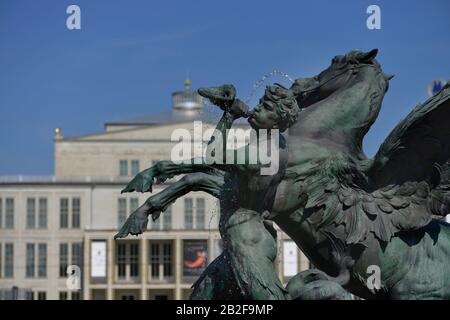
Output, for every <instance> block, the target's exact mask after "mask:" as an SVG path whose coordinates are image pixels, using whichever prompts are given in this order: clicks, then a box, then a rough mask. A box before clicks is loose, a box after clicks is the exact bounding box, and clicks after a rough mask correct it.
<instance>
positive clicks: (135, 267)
mask: <svg viewBox="0 0 450 320" xmlns="http://www.w3.org/2000/svg"><path fill="white" fill-rule="evenodd" d="M116 263H117V278H118V279H119V280H133V279H132V278H136V277H138V276H139V244H138V243H129V242H127V243H123V242H122V243H118V244H117V261H116Z"/></svg>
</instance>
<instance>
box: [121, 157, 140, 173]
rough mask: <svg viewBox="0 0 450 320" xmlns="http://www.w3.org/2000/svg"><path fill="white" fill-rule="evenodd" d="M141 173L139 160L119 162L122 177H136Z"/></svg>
mask: <svg viewBox="0 0 450 320" xmlns="http://www.w3.org/2000/svg"><path fill="white" fill-rule="evenodd" d="M138 173H139V160H124V159H122V160H119V175H120V176H123V177H124V176H125V177H126V176H135V175H137V174H138Z"/></svg>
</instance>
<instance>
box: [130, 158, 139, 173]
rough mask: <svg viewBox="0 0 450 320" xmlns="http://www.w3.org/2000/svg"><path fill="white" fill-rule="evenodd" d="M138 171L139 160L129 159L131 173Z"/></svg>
mask: <svg viewBox="0 0 450 320" xmlns="http://www.w3.org/2000/svg"><path fill="white" fill-rule="evenodd" d="M138 173H139V160H131V175H132V176H135V175H137V174H138Z"/></svg>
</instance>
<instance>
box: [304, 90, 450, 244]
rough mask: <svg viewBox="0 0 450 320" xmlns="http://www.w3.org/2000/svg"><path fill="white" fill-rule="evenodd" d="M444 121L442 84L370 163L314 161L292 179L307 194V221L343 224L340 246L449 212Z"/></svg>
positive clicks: (448, 98) (386, 235) (449, 152)
mask: <svg viewBox="0 0 450 320" xmlns="http://www.w3.org/2000/svg"><path fill="white" fill-rule="evenodd" d="M449 123H450V87H449V86H448V85H447V86H446V87H444V89H443V90H442V91H441V92H440V93H439V94H437V95H436V96H434V97H433V98H431V99H429V100H428V101H427V102H425V103H424V104H423V105H421V106H418V107H416V108H415V109H414V110H413V111H412V112H411V113H410V114H409V115H408V116H407V117H406V118H405V119H404V120H403V121H402V122H400V123H399V125H398V126H397V127H396V128H395V129H394V130H393V131H392V133H391V134H390V135H389V136H388V138H387V139H386V141H385V142H384V143H383V144H382V146H381V147H380V151H378V153H377V154H376V156H375V158H374V159H373V160H372V161H371V162H357V161H355V160H353V159H352V158H351V157H349V156H347V155H342V154H339V155H336V156H335V157H334V158H332V159H330V158H327V159H322V160H318V161H317V162H316V163H315V164H314V165H313V166H312V170H308V172H305V174H303V175H302V176H300V177H299V178H298V179H299V180H301V181H302V182H303V183H304V185H305V187H306V189H307V190H308V191H307V193H308V201H307V203H306V207H305V210H306V211H305V213H306V214H308V212H310V213H311V216H310V217H309V219H310V221H311V222H312V223H313V224H315V225H316V226H317V227H318V228H319V229H320V228H323V229H325V230H326V229H327V228H328V227H329V226H331V225H344V226H345V234H346V239H345V242H346V243H347V244H353V243H361V242H363V241H364V239H366V237H367V235H368V233H373V234H374V235H375V236H376V237H377V238H378V239H379V240H381V241H389V240H390V238H391V237H392V236H394V235H395V234H396V233H397V232H399V231H405V230H414V229H418V228H420V227H423V226H425V225H426V224H428V223H429V222H430V221H431V219H432V216H433V215H440V216H445V215H446V214H448V213H450V125H449ZM317 212H318V214H317Z"/></svg>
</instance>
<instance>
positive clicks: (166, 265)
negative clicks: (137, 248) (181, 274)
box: [150, 241, 173, 280]
mask: <svg viewBox="0 0 450 320" xmlns="http://www.w3.org/2000/svg"><path fill="white" fill-rule="evenodd" d="M172 263H173V261H172V243H171V242H167V241H164V242H162V241H161V242H151V245H150V279H151V280H164V278H167V277H171V276H172Z"/></svg>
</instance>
